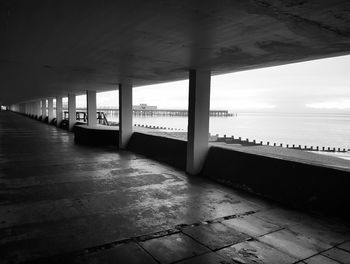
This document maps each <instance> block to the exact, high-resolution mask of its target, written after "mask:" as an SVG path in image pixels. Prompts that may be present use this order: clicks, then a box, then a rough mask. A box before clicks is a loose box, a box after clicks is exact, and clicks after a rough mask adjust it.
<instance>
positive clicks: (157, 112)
mask: <svg viewBox="0 0 350 264" xmlns="http://www.w3.org/2000/svg"><path fill="white" fill-rule="evenodd" d="M99 111H103V112H105V113H108V112H109V113H110V112H115V113H116V114H117V115H119V109H109V108H99ZM132 112H133V115H134V116H188V111H187V110H177V109H133V110H132ZM209 114H210V116H218V117H220V116H221V117H228V116H234V114H233V113H229V111H228V110H210V112H209Z"/></svg>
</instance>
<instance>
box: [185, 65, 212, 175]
mask: <svg viewBox="0 0 350 264" xmlns="http://www.w3.org/2000/svg"><path fill="white" fill-rule="evenodd" d="M209 111H210V71H204V70H190V72H189V104H188V132H187V138H188V142H187V164H186V171H187V173H189V174H198V173H199V172H200V171H201V169H202V167H203V164H204V161H205V158H206V155H207V153H208V148H209V145H208V135H209Z"/></svg>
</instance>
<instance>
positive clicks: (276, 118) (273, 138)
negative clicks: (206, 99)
mask: <svg viewBox="0 0 350 264" xmlns="http://www.w3.org/2000/svg"><path fill="white" fill-rule="evenodd" d="M107 118H108V120H111V121H118V117H117V115H115V114H113V113H108V114H107ZM133 122H134V124H141V125H151V126H162V127H169V128H177V129H183V131H187V117H170V116H165V117H162V116H157V117H134V118H133ZM210 133H211V134H219V135H220V136H223V135H224V134H226V135H227V136H232V135H233V136H235V137H242V138H243V139H245V138H249V140H254V139H255V140H257V141H263V142H267V141H269V142H270V143H277V144H280V143H283V144H295V145H302V146H305V145H307V146H314V147H316V146H320V147H323V146H324V147H331V148H333V147H335V148H346V149H349V148H350V115H345V114H343V115H342V114H277V113H241V114H240V113H238V116H237V117H236V116H234V117H211V118H210Z"/></svg>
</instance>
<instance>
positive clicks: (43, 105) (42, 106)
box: [41, 99, 46, 120]
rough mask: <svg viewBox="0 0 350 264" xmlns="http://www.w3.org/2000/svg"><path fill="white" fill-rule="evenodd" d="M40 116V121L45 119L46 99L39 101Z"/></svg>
mask: <svg viewBox="0 0 350 264" xmlns="http://www.w3.org/2000/svg"><path fill="white" fill-rule="evenodd" d="M41 116H42V120H44V119H45V118H46V99H43V100H41Z"/></svg>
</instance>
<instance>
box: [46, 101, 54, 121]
mask: <svg viewBox="0 0 350 264" xmlns="http://www.w3.org/2000/svg"><path fill="white" fill-rule="evenodd" d="M47 109H48V113H47V116H48V123H49V124H50V123H51V121H52V119H53V98H49V99H48V100H47Z"/></svg>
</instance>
